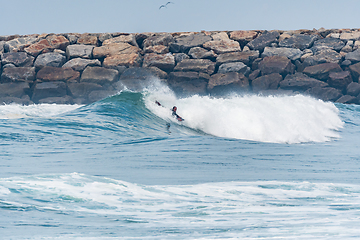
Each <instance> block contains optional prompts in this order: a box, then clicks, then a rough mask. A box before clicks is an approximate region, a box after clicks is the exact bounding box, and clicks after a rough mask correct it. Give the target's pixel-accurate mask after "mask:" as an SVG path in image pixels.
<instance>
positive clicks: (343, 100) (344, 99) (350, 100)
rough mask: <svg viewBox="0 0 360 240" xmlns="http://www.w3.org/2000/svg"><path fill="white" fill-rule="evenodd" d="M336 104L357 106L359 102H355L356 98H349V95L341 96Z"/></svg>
mask: <svg viewBox="0 0 360 240" xmlns="http://www.w3.org/2000/svg"><path fill="white" fill-rule="evenodd" d="M336 102H337V103H342V104H354V103H355V104H358V103H359V101H358V100H357V98H356V97H354V96H350V95H344V96H341V97H340V98H339V99H338V100H336Z"/></svg>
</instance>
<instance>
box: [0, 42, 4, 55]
mask: <svg viewBox="0 0 360 240" xmlns="http://www.w3.org/2000/svg"><path fill="white" fill-rule="evenodd" d="M4 45H5V41H0V54H2V53H4Z"/></svg>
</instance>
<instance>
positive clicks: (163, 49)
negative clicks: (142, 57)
mask: <svg viewBox="0 0 360 240" xmlns="http://www.w3.org/2000/svg"><path fill="white" fill-rule="evenodd" d="M144 52H145V53H157V54H165V53H169V47H167V46H164V45H155V46H149V47H147V48H145V49H144Z"/></svg>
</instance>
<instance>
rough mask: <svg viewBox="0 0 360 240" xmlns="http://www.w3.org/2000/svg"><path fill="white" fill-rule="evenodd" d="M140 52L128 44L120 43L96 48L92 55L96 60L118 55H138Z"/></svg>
mask: <svg viewBox="0 0 360 240" xmlns="http://www.w3.org/2000/svg"><path fill="white" fill-rule="evenodd" d="M139 52H140V49H139V48H138V47H135V46H132V45H130V44H128V43H123V42H119V43H112V44H107V45H104V46H101V47H95V48H94V49H93V53H92V54H93V57H94V58H104V57H109V56H114V55H118V54H132V53H136V54H137V53H139Z"/></svg>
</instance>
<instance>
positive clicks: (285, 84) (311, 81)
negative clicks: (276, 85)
mask: <svg viewBox="0 0 360 240" xmlns="http://www.w3.org/2000/svg"><path fill="white" fill-rule="evenodd" d="M326 86H328V84H327V83H325V82H323V81H320V80H317V79H315V78H311V77H308V76H307V75H305V74H303V73H295V74H289V75H287V76H286V77H285V79H284V80H283V81H281V82H280V88H281V89H285V90H293V91H306V90H307V89H309V88H313V87H326Z"/></svg>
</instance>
